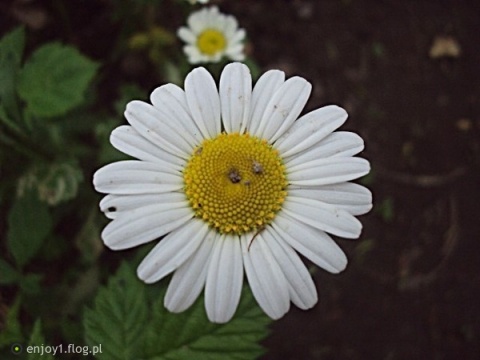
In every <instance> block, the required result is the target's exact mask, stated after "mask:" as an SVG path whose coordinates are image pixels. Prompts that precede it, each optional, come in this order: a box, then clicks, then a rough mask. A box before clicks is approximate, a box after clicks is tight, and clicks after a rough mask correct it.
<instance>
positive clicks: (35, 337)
mask: <svg viewBox="0 0 480 360" xmlns="http://www.w3.org/2000/svg"><path fill="white" fill-rule="evenodd" d="M28 346H29V347H32V351H31V352H28V355H27V359H28V360H54V357H53V355H52V354H51V353H46V352H45V349H46V348H47V347H48V348H50V350H51V348H52V347H51V346H48V345H47V344H45V337H44V336H43V334H42V322H41V321H40V319H37V321H35V324H34V325H33V330H32V334H31V335H30V340H29V341H28ZM33 350H34V351H33ZM24 351H25V349H24ZM47 351H48V350H47Z"/></svg>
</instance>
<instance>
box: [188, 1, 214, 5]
mask: <svg viewBox="0 0 480 360" xmlns="http://www.w3.org/2000/svg"><path fill="white" fill-rule="evenodd" d="M187 1H188V2H189V3H190V4H192V5H195V4H196V3H199V4H206V3H208V1H209V0H187Z"/></svg>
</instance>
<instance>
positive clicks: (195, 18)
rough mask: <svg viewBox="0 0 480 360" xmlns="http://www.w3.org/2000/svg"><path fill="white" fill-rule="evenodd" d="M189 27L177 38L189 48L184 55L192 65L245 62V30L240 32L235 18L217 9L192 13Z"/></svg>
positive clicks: (179, 33) (213, 7) (184, 48)
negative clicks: (222, 61)
mask: <svg viewBox="0 0 480 360" xmlns="http://www.w3.org/2000/svg"><path fill="white" fill-rule="evenodd" d="M187 24H188V27H185V26H182V27H181V28H180V29H178V31H177V34H178V37H179V38H180V39H182V40H183V41H185V42H186V44H187V45H185V46H184V47H183V51H184V52H185V54H186V55H187V57H188V61H189V62H190V63H191V64H198V63H206V62H219V61H220V60H221V59H222V58H223V57H226V58H228V59H230V60H237V61H241V60H243V59H244V58H245V55H244V54H243V43H242V42H243V39H244V38H245V30H244V29H239V28H238V23H237V20H236V19H235V18H234V17H233V16H231V15H224V14H221V13H219V12H218V8H217V7H216V6H212V7H210V8H203V9H201V10H198V11H196V12H194V13H192V14H191V15H190V16H189V17H188V19H187Z"/></svg>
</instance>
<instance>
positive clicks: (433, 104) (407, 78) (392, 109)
mask: <svg viewBox="0 0 480 360" xmlns="http://www.w3.org/2000/svg"><path fill="white" fill-rule="evenodd" d="M39 3H42V2H41V1H40V2H39ZM44 3H47V4H57V5H58V4H60V3H59V2H55V1H52V2H50V1H46V2H44ZM85 3H86V4H87V5H85V6H83V5H82V4H83V0H74V1H73V4H74V5H69V6H70V7H75V6H77V7H78V14H77V15H76V16H75V17H74V19H75V21H78V23H73V24H71V29H70V31H72V34H74V35H75V36H74V40H75V41H76V44H78V45H79V46H80V48H81V50H82V51H83V52H85V53H86V54H87V55H89V56H91V57H93V58H96V59H100V60H101V57H102V56H103V55H105V54H106V52H107V51H110V49H108V45H107V44H108V42H109V39H110V36H111V35H112V34H113V33H114V32H115V31H116V28H115V27H108V26H106V24H107V25H108V21H107V20H106V19H108V13H106V12H105V11H106V10H108V8H109V6H110V5H108V4H109V1H99V2H96V1H88V2H85ZM165 3H167V2H166V1H165ZM216 3H217V4H218V5H219V6H220V8H221V10H222V11H223V12H225V13H230V14H233V15H235V16H236V17H237V18H238V20H239V23H240V25H241V27H243V28H245V29H246V31H247V34H248V38H249V45H248V48H249V51H250V52H251V54H252V56H253V57H254V58H255V59H256V60H257V61H258V63H259V65H260V67H261V69H262V70H267V69H271V68H279V69H282V70H284V71H285V72H286V73H287V74H288V75H290V76H291V75H300V76H303V77H305V78H307V79H308V80H310V81H311V82H312V84H313V92H312V97H311V99H310V100H309V103H308V105H307V107H308V109H313V108H317V107H319V106H322V105H326V104H338V105H340V106H342V107H344V108H346V109H347V110H348V112H349V115H350V118H349V121H347V124H346V125H345V126H344V127H343V129H344V130H352V131H355V132H358V133H359V134H360V135H361V136H362V137H363V138H364V139H365V142H366V150H365V151H364V152H363V153H362V154H361V156H363V157H365V158H367V159H369V160H370V161H371V164H372V169H373V170H372V174H371V176H369V177H368V178H367V179H365V181H364V183H365V184H366V185H367V186H368V187H369V188H370V189H371V190H372V192H373V194H374V210H372V212H371V213H369V214H368V215H365V216H362V217H361V221H362V222H363V224H364V231H363V234H362V237H361V239H359V240H358V241H348V240H339V243H340V245H341V246H342V248H344V249H345V251H346V252H347V254H348V257H349V259H350V263H349V266H348V267H347V269H346V271H345V272H343V273H342V274H340V275H331V274H328V273H326V272H324V271H321V270H319V269H315V270H313V271H314V279H315V282H316V284H317V287H318V289H319V297H320V301H319V303H318V305H317V306H316V307H315V308H314V309H312V310H310V311H307V312H304V311H301V310H298V309H296V308H292V310H291V311H290V312H289V313H288V314H287V315H286V316H285V317H284V318H283V319H281V320H279V321H277V322H275V323H274V324H273V325H272V333H271V335H270V336H269V337H268V338H267V339H266V340H265V341H264V343H263V344H264V345H265V347H266V349H267V352H266V354H265V355H264V356H263V357H262V360H280V359H281V360H294V359H295V360H297V359H298V360H303V359H307V360H315V359H322V360H326V359H327V360H328V359H334V360H336V359H339V360H350V359H352V360H356V359H368V360H376V359H385V360H406V359H408V360H416V359H422V360H423V359H435V360H449V359H463V360H476V359H480V307H479V305H478V302H479V299H480V259H479V252H480V251H479V250H480V221H479V216H478V208H477V206H478V204H479V203H480V191H479V185H480V171H479V168H480V47H479V34H480V6H478V1H475V0H403V1H400V0H291V1H287V0H282V1H281V0H242V1H233V0H224V1H216ZM75 4H76V5H75ZM57 5H55V6H57ZM2 6H4V5H2ZM48 6H50V5H47V7H48ZM52 6H53V5H52ZM1 8H2V7H1V6H0V10H1ZM168 11H169V9H166V13H165V15H164V17H168V16H169V14H168ZM85 19H88V22H85ZM9 21H10V22H12V23H13V20H12V19H11V18H10V19H9ZM172 21H173V22H178V23H179V24H180V22H181V21H183V19H182V18H181V17H178V16H177V18H175V17H173V18H172ZM176 25H177V24H175V26H176ZM5 26H7V25H5ZM49 29H51V30H49ZM59 29H60V30H61V27H60V26H58V28H55V26H53V27H52V26H50V27H47V28H46V30H45V31H43V32H41V31H38V32H37V34H39V35H35V34H33V35H32V36H38V37H39V39H44V40H50V39H54V38H55V36H56V35H55V34H58V33H55V31H58V30H59ZM173 30H174V29H173ZM49 31H52V33H51V34H50V33H49ZM436 39H437V40H438V39H440V45H439V46H440V47H438V46H437V48H435V47H434V45H435V41H436ZM441 39H443V47H442V42H441V41H442V40H441ZM68 40H72V37H70V38H69V39H68ZM31 41H32V42H35V41H38V39H35V38H32V40H31ZM106 45H107V46H106ZM437 45H438V43H437ZM179 46H180V45H179ZM432 48H433V49H432ZM432 51H433V53H432ZM435 51H436V52H437V53H435ZM107 71H109V70H108V69H107ZM110 71H111V73H115V72H116V71H118V77H119V78H121V77H122V76H123V77H127V75H125V74H122V73H121V71H120V70H119V69H116V68H113V69H111V70H110ZM130 79H131V78H130ZM113 85H115V84H110V85H109V84H106V85H104V86H113ZM105 93H106V94H101V95H102V96H105V97H108V96H109V90H108V88H107V89H106V91H105ZM312 269H313V268H312Z"/></svg>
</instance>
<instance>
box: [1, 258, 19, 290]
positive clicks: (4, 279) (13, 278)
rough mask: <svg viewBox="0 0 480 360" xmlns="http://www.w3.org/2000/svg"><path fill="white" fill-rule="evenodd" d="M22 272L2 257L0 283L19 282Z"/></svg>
mask: <svg viewBox="0 0 480 360" xmlns="http://www.w3.org/2000/svg"><path fill="white" fill-rule="evenodd" d="M19 277H20V273H19V272H18V271H17V270H16V269H15V268H14V267H13V266H12V265H10V264H9V263H8V262H6V261H5V260H3V259H0V284H3V285H8V284H13V283H15V282H17V280H18V279H19Z"/></svg>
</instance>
